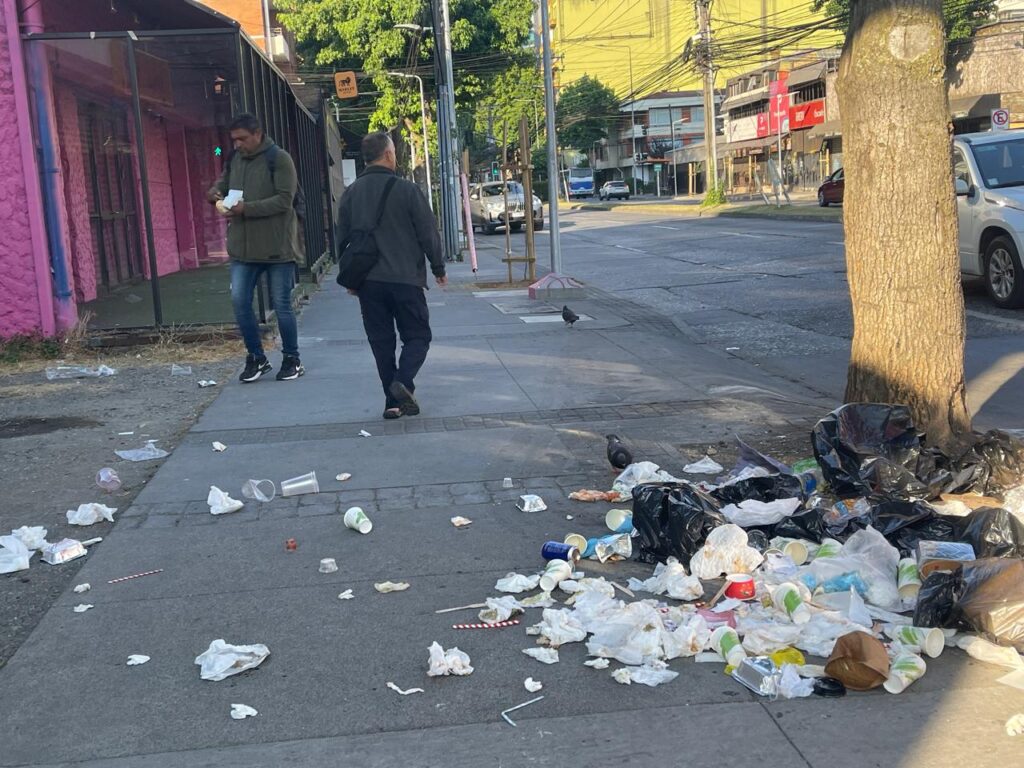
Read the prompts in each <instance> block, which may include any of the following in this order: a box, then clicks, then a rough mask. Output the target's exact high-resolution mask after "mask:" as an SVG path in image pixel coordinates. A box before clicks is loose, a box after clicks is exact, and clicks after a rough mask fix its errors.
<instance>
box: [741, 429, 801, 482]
mask: <svg viewBox="0 0 1024 768" xmlns="http://www.w3.org/2000/svg"><path fill="white" fill-rule="evenodd" d="M736 448H737V455H736V467H735V468H734V469H733V471H732V474H734V475H735V474H738V473H739V472H741V471H742V470H743V469H744V468H745V467H761V468H762V469H766V470H768V471H769V472H771V473H772V474H779V475H795V474H796V473H795V472H794V471H793V470H792V469H791V468H790V467H789V466H788V465H787V464H783V463H782V462H781V461H778V460H777V459H773V458H772V457H771V456H766V455H765V454H763V453H761V452H760V451H759V450H757V449H756V448H752V447H751V446H750V445H748V444H747V443H745V442H743V441H742V440H740V438H738V437H737V438H736Z"/></svg>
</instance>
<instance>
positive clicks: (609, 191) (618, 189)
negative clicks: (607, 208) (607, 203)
mask: <svg viewBox="0 0 1024 768" xmlns="http://www.w3.org/2000/svg"><path fill="white" fill-rule="evenodd" d="M597 196H598V198H599V199H601V200H611V199H612V198H613V197H615V198H618V199H619V200H622V199H623V198H625V199H626V200H629V187H627V186H626V182H624V181H619V180H615V181H606V182H605V183H604V184H603V185H602V186H601V189H600V190H598V192H597Z"/></svg>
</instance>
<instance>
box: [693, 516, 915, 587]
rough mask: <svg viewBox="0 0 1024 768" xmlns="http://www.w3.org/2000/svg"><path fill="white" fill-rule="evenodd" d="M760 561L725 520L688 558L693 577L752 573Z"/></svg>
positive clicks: (739, 530)
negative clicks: (691, 556) (690, 557)
mask: <svg viewBox="0 0 1024 768" xmlns="http://www.w3.org/2000/svg"><path fill="white" fill-rule="evenodd" d="M762 562H764V557H763V556H762V555H761V553H760V552H758V551H757V550H756V549H754V548H753V547H751V546H749V537H748V536H747V532H746V531H744V530H743V529H742V528H740V527H739V526H738V525H733V524H732V523H729V524H727V525H723V526H721V527H719V528H716V529H715V530H713V531H712V532H711V533H709V534H708V537H707V540H706V541H705V542H704V546H703V547H701V548H700V549H699V550H698V551H697V552H696V553H695V554H694V556H693V558H692V559H691V561H690V568H691V572H692V573H693V575H694V576H696V577H697V578H700V579H714V578H717V577H718V576H720V575H722V574H730V573H753V572H754V569H756V568H757V567H758V566H759V565H761V563H762ZM894 573H895V571H894Z"/></svg>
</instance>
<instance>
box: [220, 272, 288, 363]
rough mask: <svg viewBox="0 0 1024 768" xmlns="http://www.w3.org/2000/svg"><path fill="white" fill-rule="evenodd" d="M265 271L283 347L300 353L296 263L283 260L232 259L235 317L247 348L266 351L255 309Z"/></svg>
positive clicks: (282, 348)
mask: <svg viewBox="0 0 1024 768" xmlns="http://www.w3.org/2000/svg"><path fill="white" fill-rule="evenodd" d="M264 272H266V273H267V277H268V279H269V280H270V305H271V306H272V307H273V308H274V315H275V316H276V317H277V330H278V332H279V333H280V334H281V351H282V352H284V354H286V355H291V356H294V357H298V356H299V327H298V324H297V323H296V322H295V311H294V310H293V309H292V289H293V288H294V287H295V263H294V262H292V261H288V262H282V263H280V264H266V263H259V264H257V263H254V262H242V261H232V262H231V304H232V305H233V306H234V308H235V321H236V322H237V323H238V330H239V331H241V332H242V339H243V340H244V341H245V349H246V351H247V352H248V353H249V354H250V355H257V356H259V355H262V354H263V341H262V340H261V339H260V328H259V323H258V322H257V321H256V313H255V312H253V310H252V302H253V294H254V292H255V290H256V282H257V281H258V280H259V278H260V275H262V274H263V273H264Z"/></svg>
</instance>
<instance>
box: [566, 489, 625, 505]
mask: <svg viewBox="0 0 1024 768" xmlns="http://www.w3.org/2000/svg"><path fill="white" fill-rule="evenodd" d="M569 498H570V499H572V500H573V501H588V502H591V501H610V502H616V501H618V500H619V494H618V493H616V492H615V491H594V490H589V489H586V488H583V489H581V490H579V491H573V492H572V493H570V494H569Z"/></svg>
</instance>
